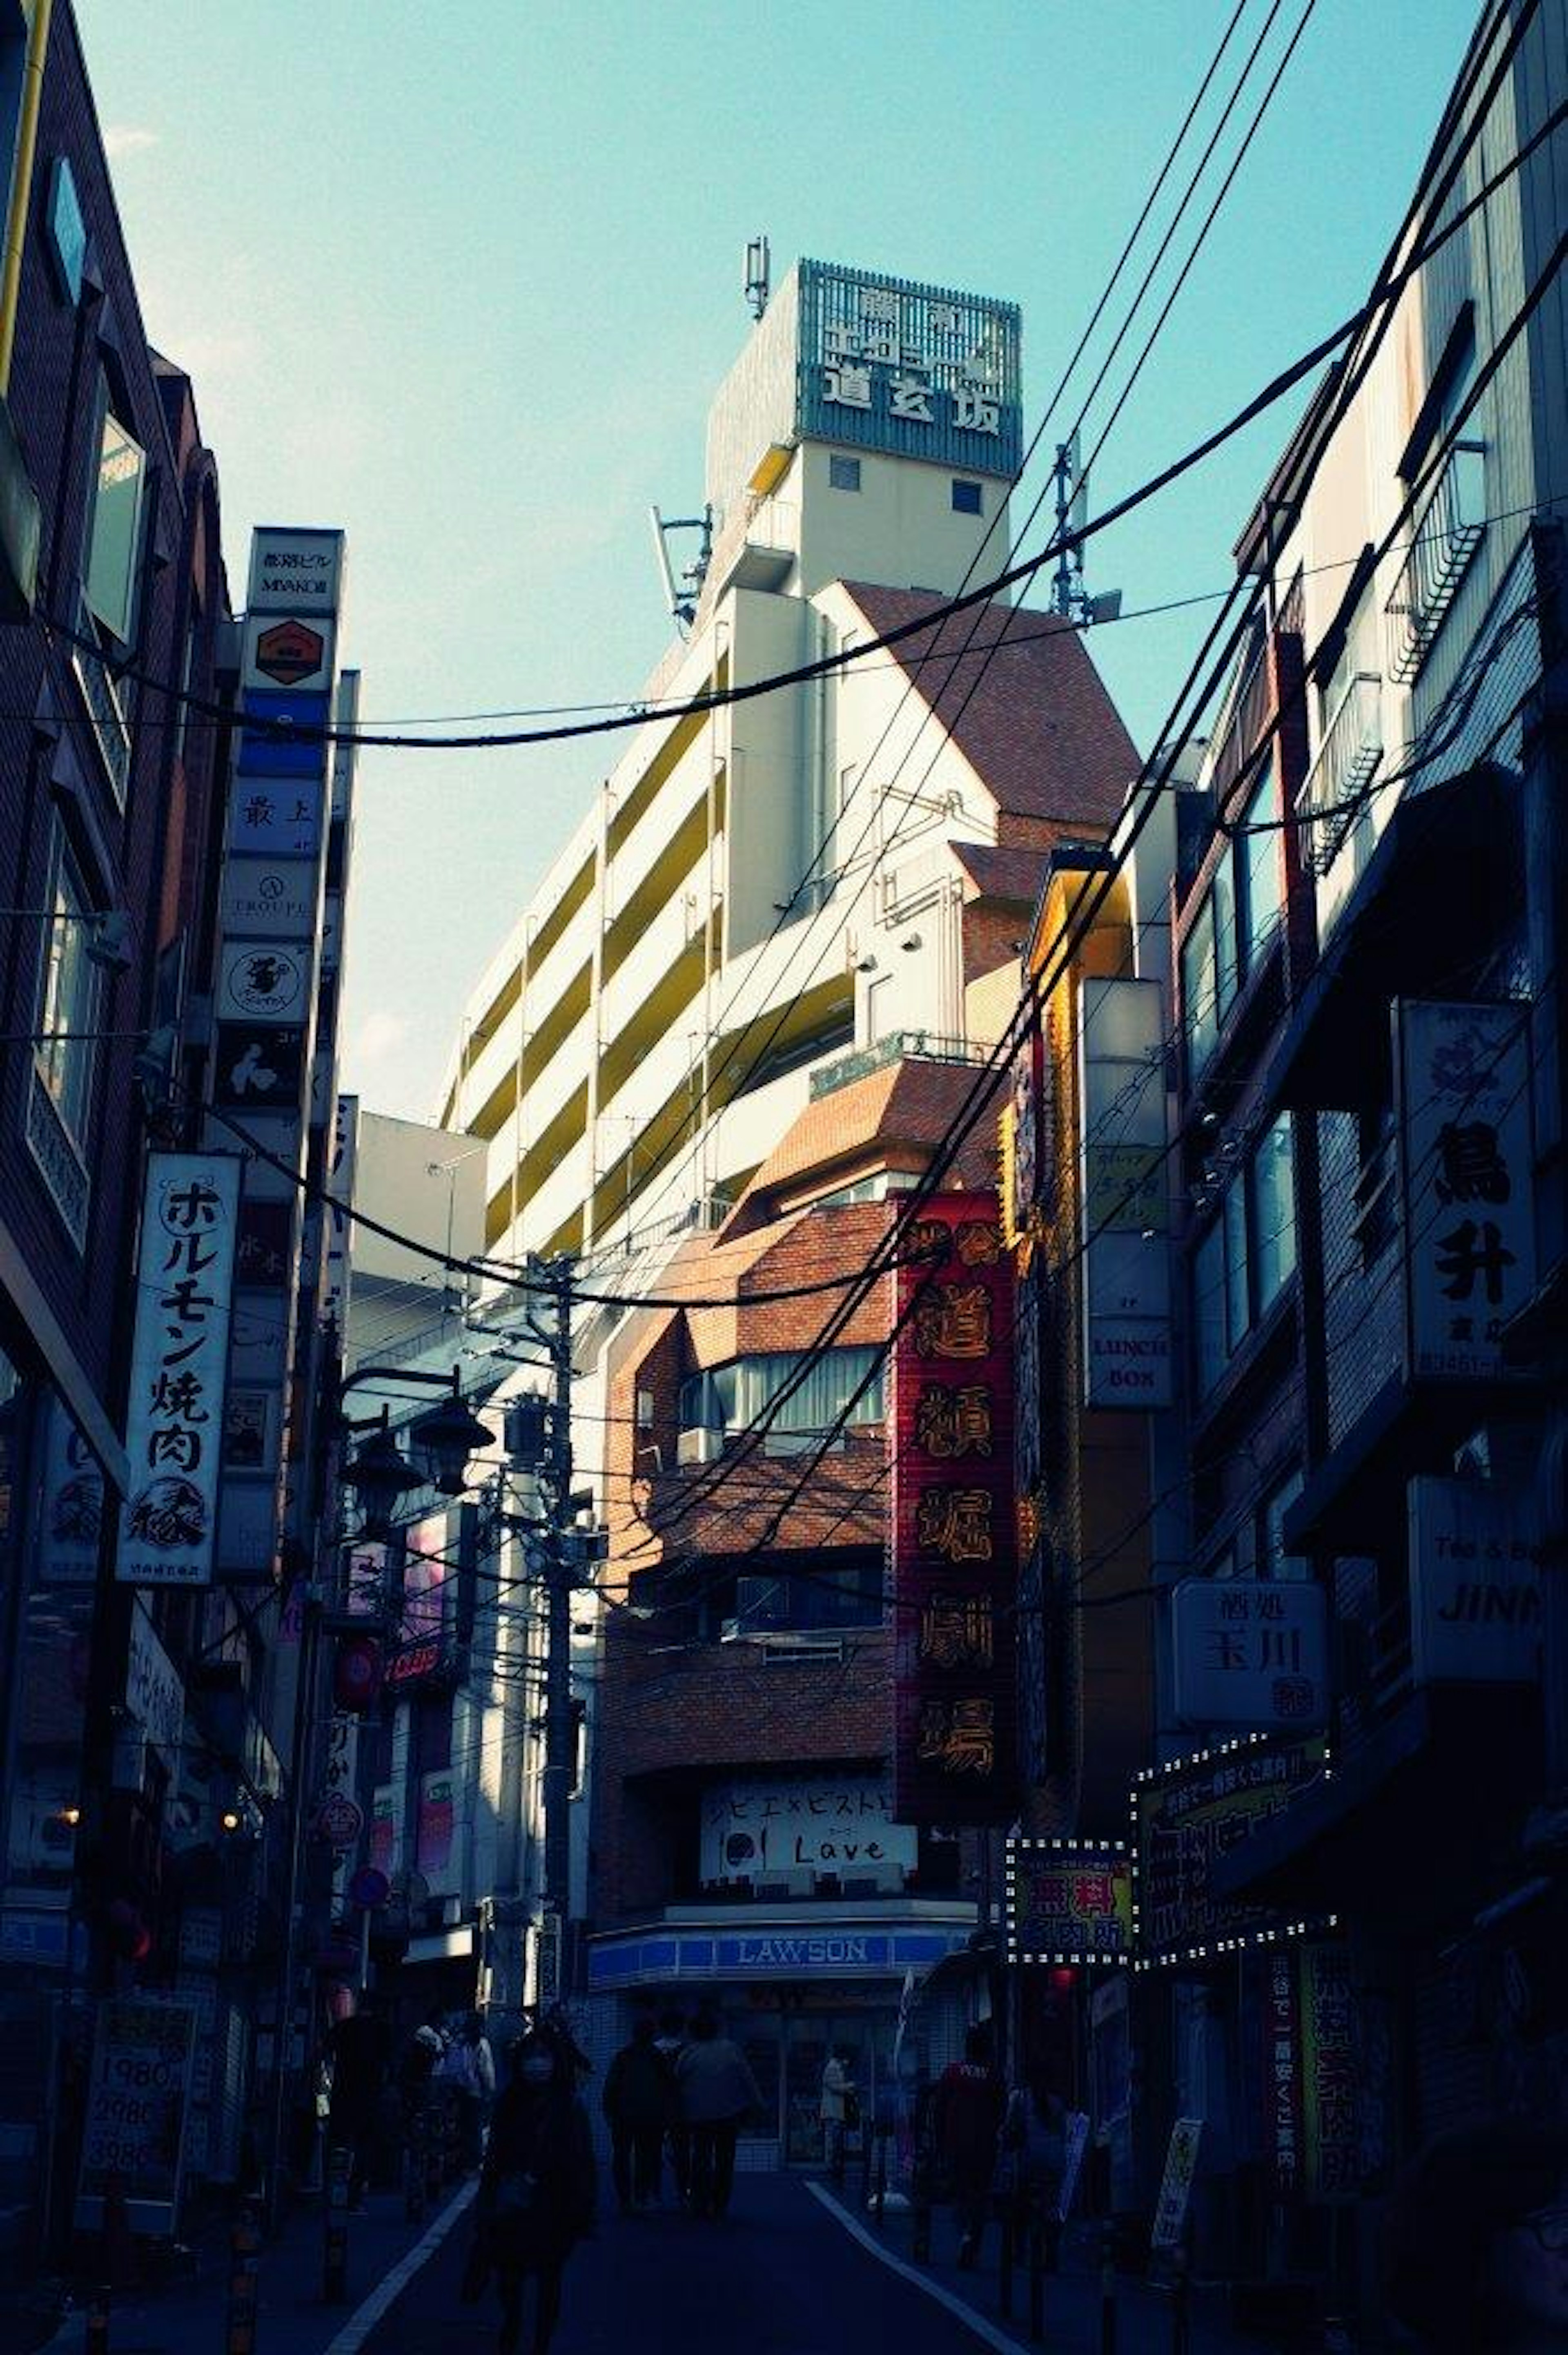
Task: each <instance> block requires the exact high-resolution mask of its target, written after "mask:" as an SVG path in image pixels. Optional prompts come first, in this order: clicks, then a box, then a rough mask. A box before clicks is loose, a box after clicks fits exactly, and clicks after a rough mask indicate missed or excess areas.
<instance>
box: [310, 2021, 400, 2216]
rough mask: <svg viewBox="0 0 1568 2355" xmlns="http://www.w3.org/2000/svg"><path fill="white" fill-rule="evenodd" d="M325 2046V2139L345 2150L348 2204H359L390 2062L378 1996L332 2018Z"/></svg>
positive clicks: (388, 2037)
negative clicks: (328, 2074)
mask: <svg viewBox="0 0 1568 2355" xmlns="http://www.w3.org/2000/svg"><path fill="white" fill-rule="evenodd" d="M326 2049H327V2056H328V2058H329V2060H330V2061H331V2063H332V2092H331V2094H330V2095H329V2097H328V2102H327V2141H328V2143H329V2144H330V2145H331V2146H332V2147H333V2148H334V2149H336V2150H346V2151H347V2152H348V2154H349V2165H348V2204H349V2206H350V2207H351V2208H363V2207H364V2205H365V2186H366V2179H367V2178H368V2176H369V2173H370V2158H371V2147H372V2145H373V2143H374V2141H375V2137H376V2127H377V2126H378V2125H379V2123H380V2116H381V2102H382V2095H383V2094H384V2092H385V2090H386V2086H387V2073H388V2071H389V2069H390V2068H391V2065H392V2031H391V2030H390V2028H389V2027H388V2026H387V2020H386V2018H385V2015H384V2013H383V2011H382V2008H381V2002H380V1998H378V1997H377V1996H376V1995H374V1994H366V1995H362V1996H360V1997H359V1998H358V1999H357V2001H356V2003H355V2008H354V2009H353V2010H352V2011H350V2012H348V2013H347V2014H346V2015H345V2016H344V2018H343V2019H337V2020H334V2023H333V2025H332V2027H331V2028H330V2029H329V2030H328V2031H327V2040H326Z"/></svg>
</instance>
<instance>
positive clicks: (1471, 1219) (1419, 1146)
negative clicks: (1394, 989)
mask: <svg viewBox="0 0 1568 2355" xmlns="http://www.w3.org/2000/svg"><path fill="white" fill-rule="evenodd" d="M1393 1024H1394V1042H1395V1049H1396V1055H1395V1061H1396V1068H1397V1070H1398V1073H1399V1120H1398V1134H1399V1167H1400V1180H1401V1201H1402V1209H1403V1220H1402V1226H1403V1233H1404V1268H1405V1324H1406V1345H1405V1346H1406V1364H1407V1367H1408V1370H1409V1373H1410V1376H1411V1379H1412V1380H1417V1381H1420V1380H1441V1381H1452V1380H1460V1381H1474V1380H1496V1379H1497V1378H1498V1377H1499V1376H1501V1375H1503V1374H1504V1373H1506V1371H1507V1370H1508V1369H1507V1368H1506V1366H1505V1363H1504V1359H1503V1348H1502V1330H1503V1327H1504V1326H1505V1325H1506V1324H1507V1323H1508V1320H1509V1318H1510V1316H1514V1315H1516V1314H1517V1312H1518V1311H1519V1310H1520V1309H1521V1308H1522V1307H1523V1306H1524V1305H1525V1304H1526V1302H1527V1301H1528V1300H1529V1299H1530V1297H1531V1294H1532V1293H1533V1291H1534V1289H1535V1214H1534V1182H1533V1181H1534V1169H1533V1154H1532V1150H1531V1114H1530V1038H1529V1009H1528V1007H1524V1006H1521V1005H1519V1004H1512V1003H1508V1002H1504V1003H1502V1004H1493V1005H1452V1004H1437V1003H1433V1002H1429V1001H1426V1000H1421V999H1411V998H1404V999H1400V1000H1397V1001H1396V1002H1395V1005H1394V1008H1393Z"/></svg>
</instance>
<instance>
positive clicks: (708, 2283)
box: [364, 2176, 986, 2355]
mask: <svg viewBox="0 0 1568 2355" xmlns="http://www.w3.org/2000/svg"><path fill="white" fill-rule="evenodd" d="M468 2238H469V2228H468V2220H467V2219H466V2218H464V2219H463V2220H462V2221H461V2222H460V2223H459V2224H458V2226H457V2228H456V2229H455V2230H454V2231H453V2232H452V2233H451V2234H450V2236H449V2237H448V2239H447V2240H446V2241H445V2242H444V2243H442V2245H441V2246H440V2248H439V2249H438V2250H437V2251H436V2253H435V2254H434V2255H433V2256H432V2257H431V2258H430V2260H429V2263H428V2264H425V2265H423V2266H422V2267H421V2268H420V2270H419V2271H418V2274H416V2275H415V2276H414V2278H413V2279H412V2281H411V2282H410V2283H409V2284H408V2287H407V2288H406V2289H405V2290H404V2292H403V2293H402V2295H401V2296H399V2297H398V2298H397V2300H396V2302H395V2303H394V2304H393V2305H392V2307H390V2308H389V2309H388V2311H387V2313H386V2314H385V2315H384V2316H383V2317H382V2318H381V2319H380V2320H379V2321H378V2322H377V2323H376V2325H375V2327H374V2328H373V2329H372V2330H371V2332H370V2334H369V2336H368V2337H367V2338H366V2340H365V2342H364V2355H491V2350H493V2349H494V2347H495V2343H496V2331H497V2326H498V2322H499V2307H498V2305H497V2302H496V2301H495V2299H494V2297H493V2296H491V2295H487V2296H486V2297H485V2300H484V2303H483V2304H482V2306H478V2307H465V2306H461V2305H460V2304H459V2303H458V2282H459V2277H460V2275H461V2271H462V2264H463V2257H464V2254H465V2253H466V2250H467V2247H468ZM527 2319H528V2318H527V2317H526V2316H525V2327H524V2355H528V2334H527V2328H526V2321H527ZM985 2343H986V2342H985V2341H984V2340H983V2339H980V2338H978V2337H976V2336H975V2335H974V2334H973V2333H972V2332H971V2331H969V2329H967V2328H965V2327H964V2325H963V2324H962V2323H961V2322H960V2320H959V2318H958V2317H957V2316H955V2315H954V2314H952V2313H951V2312H950V2311H949V2310H948V2308H946V2307H943V2306H942V2305H940V2304H938V2301H937V2300H936V2299H935V2298H933V2297H930V2296H927V2294H926V2293H925V2292H924V2291H922V2290H919V2289H916V2287H915V2286H913V2285H912V2284H911V2283H909V2282H907V2281H906V2280H904V2279H902V2278H901V2277H900V2275H898V2274H896V2273H895V2272H893V2271H891V2270H890V2269H889V2268H888V2267H887V2266H886V2265H885V2264H882V2263H881V2262H880V2261H879V2260H878V2259H877V2258H876V2257H875V2256H874V2255H872V2254H870V2253H869V2252H868V2251H866V2250H864V2249H863V2248H862V2247H861V2246H860V2245H859V2243H857V2242H856V2241H855V2240H854V2239H853V2236H852V2235H851V2234H850V2233H849V2232H846V2231H845V2230H844V2229H843V2227H842V2224H840V2223H839V2222H837V2221H836V2220H835V2219H834V2218H833V2217H832V2216H831V2215H829V2214H828V2213H827V2212H826V2211H824V2210H823V2209H822V2207H821V2205H820V2203H819V2202H818V2201H817V2200H814V2199H813V2198H812V2196H811V2194H810V2191H809V2190H807V2189H806V2186H805V2185H804V2183H802V2182H801V2181H800V2179H798V2178H795V2177H791V2176H742V2177H740V2178H739V2179H737V2181H736V2193H735V2203H734V2206H733V2208H732V2211H731V2212H730V2215H729V2216H728V2218H727V2219H726V2221H725V2222H723V2223H718V2224H711V2223H699V2222H695V2221H694V2219H692V2218H689V2217H686V2216H683V2215H677V2214H662V2215H653V2216H641V2217H634V2218H630V2219H622V2218H620V2217H619V2216H614V2215H611V2216H601V2218H600V2221H599V2228H598V2233H597V2236H596V2238H595V2239H593V2240H591V2241H588V2242H585V2243H582V2244H580V2245H579V2247H578V2248H577V2251H576V2253H575V2254H574V2255H573V2258H572V2260H571V2263H570V2264H569V2266H568V2267H567V2279H566V2295H565V2298H564V2301H563V2305H562V2316H561V2325H560V2328H559V2330H558V2331H557V2333H556V2339H555V2341H554V2343H553V2346H552V2350H551V2355H866V2350H868V2349H880V2348H884V2347H885V2348H887V2349H889V2350H897V2355H969V2350H980V2348H981V2347H982V2346H984V2344H985Z"/></svg>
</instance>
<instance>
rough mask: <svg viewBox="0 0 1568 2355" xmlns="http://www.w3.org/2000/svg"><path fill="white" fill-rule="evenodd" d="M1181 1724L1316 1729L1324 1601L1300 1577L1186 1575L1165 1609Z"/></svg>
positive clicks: (1325, 1642)
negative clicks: (1204, 1576)
mask: <svg viewBox="0 0 1568 2355" xmlns="http://www.w3.org/2000/svg"><path fill="white" fill-rule="evenodd" d="M1171 1634H1172V1639H1173V1641H1172V1651H1173V1666H1174V1672H1175V1700H1176V1714H1177V1716H1178V1717H1179V1718H1180V1719H1181V1722H1182V1724H1183V1725H1214V1726H1220V1725H1224V1726H1236V1725H1245V1726H1250V1727H1255V1728H1256V1729H1257V1730H1258V1731H1259V1732H1272V1731H1273V1730H1274V1729H1275V1728H1276V1727H1287V1728H1288V1727H1295V1726H1307V1725H1321V1724H1322V1722H1323V1721H1324V1719H1325V1717H1326V1716H1327V1714H1328V1708H1329V1614H1328V1598H1327V1596H1326V1595H1325V1593H1324V1592H1323V1589H1322V1588H1321V1587H1320V1586H1318V1585H1316V1584H1313V1583H1310V1582H1308V1581H1307V1580H1305V1579H1293V1580H1287V1579H1243V1578H1189V1579H1184V1580H1183V1581H1182V1582H1181V1585H1179V1586H1178V1587H1177V1589H1176V1591H1175V1593H1174V1594H1173V1595H1172V1597H1171Z"/></svg>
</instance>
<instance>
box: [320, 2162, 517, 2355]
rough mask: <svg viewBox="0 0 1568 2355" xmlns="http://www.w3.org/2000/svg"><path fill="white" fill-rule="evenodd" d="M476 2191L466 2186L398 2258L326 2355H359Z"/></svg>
mask: <svg viewBox="0 0 1568 2355" xmlns="http://www.w3.org/2000/svg"><path fill="white" fill-rule="evenodd" d="M477 2190H479V2185H478V2183H477V2182H472V2183H465V2184H464V2185H463V2186H462V2188H461V2190H460V2191H458V2192H457V2193H455V2194H454V2196H453V2198H452V2199H451V2200H450V2201H449V2202H448V2204H447V2206H446V2207H445V2208H443V2209H442V2211H441V2212H440V2215H439V2216H438V2217H437V2218H436V2221H435V2222H434V2223H433V2224H432V2225H431V2226H430V2229H429V2232H427V2233H426V2234H425V2237H424V2239H423V2240H422V2241H418V2242H417V2243H415V2245H414V2246H413V2248H411V2249H410V2250H409V2251H408V2255H407V2256H405V2257H400V2258H399V2259H398V2261H397V2264H395V2265H394V2266H393V2268H392V2270H391V2272H390V2273H389V2274H387V2275H384V2276H383V2277H382V2279H381V2280H380V2281H379V2282H377V2284H376V2287H375V2288H374V2289H373V2290H372V2291H371V2293H370V2296H368V2297H367V2298H366V2301H365V2303H364V2305H363V2306H362V2307H357V2308H356V2309H355V2313H354V2314H353V2315H351V2316H350V2318H349V2319H348V2320H347V2321H346V2322H345V2323H344V2326H343V2328H342V2329H341V2330H340V2331H339V2332H338V2334H337V2337H336V2338H335V2339H334V2340H333V2342H332V2345H331V2346H330V2347H329V2348H328V2349H327V2350H326V2355H359V2350H360V2349H361V2348H362V2347H363V2346H364V2344H365V2342H366V2339H368V2338H369V2336H370V2334H371V2332H372V2331H373V2330H374V2329H375V2328H376V2324H377V2323H378V2322H379V2321H380V2319H381V2318H382V2316H383V2315H384V2314H385V2313H386V2311H387V2307H389V2306H390V2305H391V2304H392V2303H393V2301H394V2300H395V2299H396V2298H399V2297H401V2296H402V2295H403V2292H404V2291H405V2290H406V2289H407V2288H408V2284H409V2283H410V2282H411V2281H412V2280H413V2278H414V2275H416V2274H417V2273H418V2270H419V2267H420V2266H421V2265H423V2264H429V2261H430V2259H431V2258H432V2257H433V2256H434V2255H435V2254H436V2251H437V2250H438V2249H439V2248H440V2245H441V2243H442V2242H443V2241H444V2240H445V2239H446V2237H447V2234H448V2233H449V2232H450V2231H451V2229H452V2226H453V2225H454V2224H455V2223H456V2222H457V2220H458V2218H459V2217H460V2216H461V2214H462V2211H463V2210H464V2209H465V2208H466V2207H467V2206H468V2204H469V2202H470V2201H471V2200H472V2198H473V2195H474V2193H475V2192H476V2191H477Z"/></svg>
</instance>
